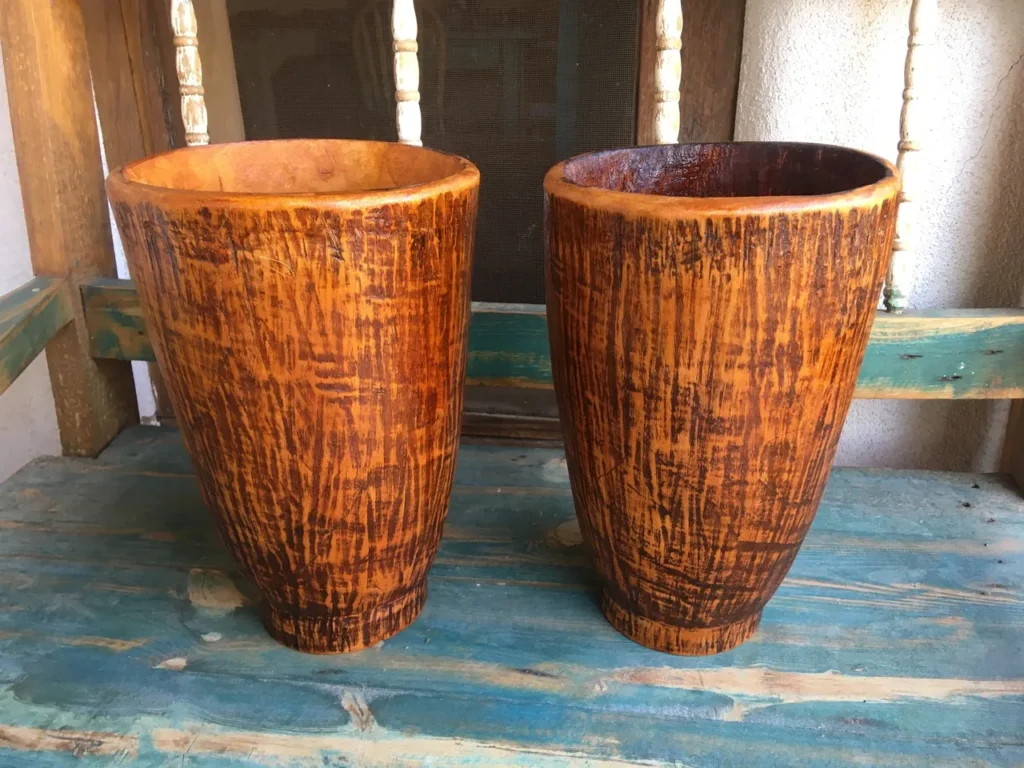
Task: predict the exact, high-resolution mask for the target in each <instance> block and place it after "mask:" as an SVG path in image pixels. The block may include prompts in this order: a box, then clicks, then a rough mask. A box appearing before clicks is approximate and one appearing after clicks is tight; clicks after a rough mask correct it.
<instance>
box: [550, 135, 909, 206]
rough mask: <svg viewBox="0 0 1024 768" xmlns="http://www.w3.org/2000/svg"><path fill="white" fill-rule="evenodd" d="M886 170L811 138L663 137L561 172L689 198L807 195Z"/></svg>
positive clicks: (570, 164) (581, 180) (586, 182)
mask: <svg viewBox="0 0 1024 768" xmlns="http://www.w3.org/2000/svg"><path fill="white" fill-rule="evenodd" d="M891 176H892V169H891V168H890V167H889V166H888V165H887V164H886V163H885V162H883V161H882V160H880V159H878V158H876V157H873V156H872V155H868V154H865V153H863V152H858V151H856V150H851V149H844V148H842V147H830V146H823V145H818V144H786V143H772V142H736V143H723V144H668V145H663V146H651V147H633V148H629V149H616V150H610V151H607V152H595V153H592V154H588V155H581V156H579V157H576V158H573V159H571V160H568V161H567V162H566V163H565V165H564V170H563V176H562V179H563V180H564V181H566V182H569V183H571V184H575V185H577V186H580V187H591V188H596V189H603V190H609V191H613V192H629V193H634V194H642V195H662V196H668V197H691V198H736V197H814V196H821V195H833V194H839V193H844V192H851V191H853V190H856V189H860V188H862V187H870V186H872V185H874V184H877V183H879V182H881V181H883V180H884V179H886V178H889V177H891Z"/></svg>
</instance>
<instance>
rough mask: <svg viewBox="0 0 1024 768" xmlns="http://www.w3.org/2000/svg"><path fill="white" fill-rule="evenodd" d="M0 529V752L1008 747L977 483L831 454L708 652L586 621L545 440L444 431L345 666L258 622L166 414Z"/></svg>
mask: <svg viewBox="0 0 1024 768" xmlns="http://www.w3.org/2000/svg"><path fill="white" fill-rule="evenodd" d="M968 504H969V505H970V506H967V505H968ZM0 531H2V536H0V602H2V604H3V608H4V610H3V611H0V658H3V659H4V660H5V663H6V666H7V667H8V668H10V669H13V670H15V671H16V673H17V675H18V677H17V679H16V682H15V683H13V684H12V685H11V686H9V687H8V689H5V690H3V691H0V763H2V764H4V765H7V764H13V765H38V764H43V765H61V764H63V763H61V762H60V760H61V759H66V758H67V757H68V755H67V752H68V751H74V753H75V754H79V755H81V756H82V759H83V760H88V759H89V756H90V755H97V756H110V755H117V756H118V757H119V759H120V760H121V761H122V762H123V763H124V764H126V765H127V764H133V760H134V761H137V763H138V764H141V765H151V764H152V765H163V764H169V765H177V764H179V763H181V764H187V765H189V766H196V767H197V768H223V767H224V766H227V765H252V766H260V765H276V766H281V765H306V764H310V765H314V764H315V765H321V764H332V765H333V764H352V765H360V766H391V765H422V764H425V763H432V764H436V765H445V766H459V765H473V766H491V765H500V766H529V768H539V767H540V766H544V767H546V768H553V767H554V766H565V765H590V766H623V765H638V764H641V765H647V766H651V765H737V766H740V765H742V766H751V767H752V768H760V767H761V766H802V767H805V768H819V767H821V766H834V765H871V766H912V765H929V766H942V767H944V768H951V767H952V766H963V765H975V764H977V765H1017V764H1020V763H1021V761H1022V760H1024V746H1022V745H1021V743H1020V723H1021V718H1022V717H1024V656H1022V655H1021V654H1020V653H1019V638H1020V637H1021V632H1022V631H1024V570H1022V563H1024V561H1022V559H1021V553H1022V552H1024V502H1022V501H1021V500H1020V498H1019V496H1018V495H1017V493H1016V491H1015V490H1014V489H1012V488H1010V487H1009V486H1008V485H1007V484H1006V483H1005V482H1004V481H1003V480H1002V479H1001V478H998V477H993V476H986V475H961V474H952V473H937V472H885V471H872V470H859V469H855V470H836V471H834V472H833V474H832V478H831V480H830V482H829V484H828V487H827V489H826V492H825V497H824V500H823V502H822V505H821V509H820V511H819V513H818V517H817V519H816V520H815V522H814V525H813V527H812V529H811V531H810V534H809V535H808V538H807V542H806V544H805V545H804V547H803V548H802V549H801V552H800V555H799V557H798V558H797V560H796V562H795V564H794V566H793V569H792V571H791V572H790V574H789V577H788V578H787V580H786V581H785V582H784V583H783V585H782V587H781V589H780V590H779V592H778V594H777V595H776V596H775V598H774V599H773V600H772V601H771V602H770V603H769V605H768V607H767V609H766V610H765V613H764V619H763V622H762V625H761V628H760V630H759V631H758V632H757V634H755V636H754V637H753V638H752V639H751V640H750V641H749V642H748V643H746V644H744V645H743V646H740V647H739V648H737V649H736V650H734V651H732V652H730V653H728V654H723V655H720V656H714V657H704V658H680V657H673V656H668V655H664V654H659V653H656V652H653V651H650V650H647V649H645V648H642V647H640V646H638V645H636V644H634V643H631V642H629V641H628V640H626V639H624V638H623V637H621V636H620V635H618V634H617V633H616V632H615V631H614V630H612V629H611V627H610V626H609V625H608V624H607V622H606V621H605V620H604V619H603V618H602V616H601V614H600V612H599V609H598V606H597V601H596V599H595V598H596V589H597V585H596V581H595V578H594V574H593V570H592V567H591V565H590V563H589V561H588V558H587V557H586V554H585V552H584V550H583V547H582V546H581V537H580V532H579V529H578V527H577V525H576V523H575V516H574V513H573V507H572V498H571V495H570V492H569V487H568V482H567V476H566V472H565V461H564V455H563V454H562V452H561V451H559V450H548V449H524V448H522V447H519V446H516V447H512V448H508V447H497V446H480V445H473V444H464V445H463V446H462V447H461V450H460V455H459V464H458V468H457V472H456V488H455V493H454V495H453V497H452V502H451V511H450V513H449V517H448V521H447V523H446V527H445V532H444V538H443V540H442V544H441V551H440V553H439V556H438V558H437V561H436V563H435V565H434V567H433V569H432V571H431V574H430V595H429V598H428V601H427V606H426V609H425V610H424V612H423V614H422V616H421V617H420V618H419V619H418V620H417V621H416V622H415V623H414V624H413V625H412V626H411V627H409V628H408V629H407V630H406V631H404V632H402V633H401V634H399V635H397V636H396V637H394V638H392V639H389V640H387V641H385V642H384V643H382V644H381V645H380V646H379V647H376V648H374V649H371V650H368V651H365V652H362V653H357V654H350V655H344V656H337V657H325V656H305V655H302V654H298V653H294V652H292V651H289V650H287V649H285V648H282V647H281V646H278V645H276V644H275V643H274V642H273V641H272V640H270V638H269V637H267V635H266V634H265V632H264V631H263V630H262V628H261V626H260V622H259V617H258V613H257V608H256V604H255V602H254V600H253V592H252V590H251V588H250V586H249V585H248V583H247V582H246V580H245V578H244V577H243V576H242V575H241V574H240V573H239V572H238V569H237V567H236V566H235V564H234V563H233V562H232V560H231V558H230V557H229V555H228V554H227V552H226V551H225V549H224V547H223V545H222V544H221V542H220V540H219V538H218V535H217V532H216V530H215V526H214V524H213V521H212V519H211V516H210V514H209V513H208V512H207V510H206V508H205V507H204V505H203V502H202V500H201V498H200V495H199V489H198V487H197V484H196V482H195V478H194V477H193V476H192V474H191V469H190V465H189V461H188V457H187V455H186V453H185V451H184V448H183V446H182V444H181V438H180V435H179V434H177V433H174V432H172V431H169V430H163V429H156V428H142V427H139V428H133V429H130V430H127V431H126V432H125V433H123V434H122V435H121V436H119V437H118V439H117V440H116V441H115V443H114V444H113V445H112V446H111V448H110V449H109V450H108V451H106V452H104V454H103V455H102V456H101V457H100V458H99V459H98V460H97V461H91V462H83V461H75V460H68V459H56V460H54V459H49V460H47V459H44V460H39V461H36V462H34V463H32V464H30V465H29V466H28V467H26V468H25V469H23V470H22V471H21V472H20V473H18V474H17V475H15V476H14V478H12V479H11V480H10V481H9V482H8V483H7V484H6V485H4V486H2V487H0ZM113 762H117V761H116V760H113Z"/></svg>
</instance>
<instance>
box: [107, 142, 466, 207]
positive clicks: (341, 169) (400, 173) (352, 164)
mask: <svg viewBox="0 0 1024 768" xmlns="http://www.w3.org/2000/svg"><path fill="white" fill-rule="evenodd" d="M467 167H468V163H467V162H466V161H465V160H463V159H461V158H459V157H456V156H454V155H448V154H445V153H443V152H436V151H434V150H430V149H423V148H422V147H414V146H407V145H404V144H392V143H387V142H378V141H346V140H329V139H327V140H325V139H318V140H283V141H251V142H241V143H237V144H217V145H211V146H205V147H188V148H186V149H180V150H176V151H174V152H168V153H165V154H162V155H157V156H155V157H150V158H147V159H145V160H141V161H139V162H137V163H133V164H131V165H129V166H127V167H126V168H125V169H124V171H123V175H124V178H125V179H126V180H127V181H129V182H135V183H138V184H145V185H148V186H151V187H161V188H164V189H173V190H180V191H182V192H213V193H225V194H228V195H316V194H323V195H345V194H358V193H366V192H378V191H387V190H397V189H404V188H409V187H417V186H421V185H424V184H430V183H432V182H439V181H443V180H445V179H447V178H449V177H451V176H454V175H456V174H458V173H459V172H461V171H463V170H465V169H466V168H467Z"/></svg>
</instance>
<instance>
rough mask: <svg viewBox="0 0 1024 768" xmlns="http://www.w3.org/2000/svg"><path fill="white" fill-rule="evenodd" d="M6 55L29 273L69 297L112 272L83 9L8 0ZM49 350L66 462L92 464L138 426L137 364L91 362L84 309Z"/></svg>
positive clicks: (3, 31) (1, 38)
mask: <svg viewBox="0 0 1024 768" xmlns="http://www.w3.org/2000/svg"><path fill="white" fill-rule="evenodd" d="M0 50H2V53H3V58H4V75H5V77H6V80H7V96H8V99H9V101H10V114H11V128H12V132H13V135H14V151H15V155H16V157H17V161H18V180H19V183H20V185H21V197H22V204H23V205H24V208H25V224H26V227H27V230H28V241H29V248H30V250H31V256H32V271H33V272H34V273H35V274H36V275H37V276H39V277H50V278H56V279H62V280H67V281H68V283H69V284H70V285H71V287H72V291H73V292H74V291H76V290H77V284H78V283H79V282H81V281H83V280H88V279H90V278H94V277H98V276H103V275H108V276H113V275H114V274H115V265H114V247H113V246H114V244H113V240H112V239H111V236H110V221H109V218H108V213H107V201H106V197H105V196H104V194H103V167H102V164H101V161H100V144H99V135H98V132H97V130H96V120H95V112H94V106H93V99H92V90H91V88H90V76H89V56H88V51H87V50H86V38H85V26H84V22H83V19H82V12H81V9H80V8H79V5H78V2H74V1H73V0H61V2H38V0H4V2H3V5H2V8H0ZM70 306H71V310H72V312H73V313H74V322H73V323H69V324H67V325H66V326H64V327H63V328H62V329H61V331H60V332H59V333H58V334H57V335H56V336H55V337H54V339H53V340H52V341H51V342H50V343H49V344H48V345H47V347H46V360H47V364H48V368H49V372H50V383H51V386H52V389H53V400H54V405H55V406H56V411H57V425H58V427H59V429H60V441H61V448H62V449H63V451H64V453H65V454H70V455H76V456H95V455H96V454H97V453H98V452H99V451H100V450H102V449H103V447H104V446H105V445H106V444H107V443H109V442H110V440H111V439H113V437H114V436H115V435H117V433H118V432H120V431H121V430H122V429H123V428H124V427H125V426H126V425H128V424H132V423H135V422H137V421H138V418H139V416H138V407H137V406H136V403H135V387H134V383H133V380H132V372H131V366H130V365H129V364H128V363H126V362H121V361H116V360H96V359H94V358H92V357H91V356H90V354H89V338H88V331H87V330H86V327H85V319H84V317H83V316H82V309H81V305H80V304H79V303H78V302H77V301H75V302H72V303H71V305H70Z"/></svg>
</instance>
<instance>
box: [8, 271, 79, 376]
mask: <svg viewBox="0 0 1024 768" xmlns="http://www.w3.org/2000/svg"><path fill="white" fill-rule="evenodd" d="M73 316H74V315H73V309H72V305H71V295H70V293H69V291H68V287H67V283H66V282H65V281H63V280H59V279H56V278H49V277H37V278H34V279H32V280H30V281H29V282H27V283H26V284H25V285H23V286H21V287H20V288H16V289H15V290H13V291H11V292H10V293H8V294H6V295H5V296H0V394H2V393H3V392H4V391H5V390H6V389H7V388H8V387H9V386H11V384H13V383H14V380H15V379H16V378H18V375H19V374H20V373H21V372H22V371H23V370H25V368H26V367H27V366H28V364H29V363H31V362H32V361H33V360H34V359H35V357H36V355H38V354H39V353H40V352H42V351H43V350H44V349H45V348H46V345H47V344H48V343H49V342H50V340H51V339H52V338H53V337H54V336H56V335H57V332H58V331H60V330H61V328H63V327H64V326H65V325H67V324H68V323H69V322H71V319H72V317H73Z"/></svg>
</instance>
